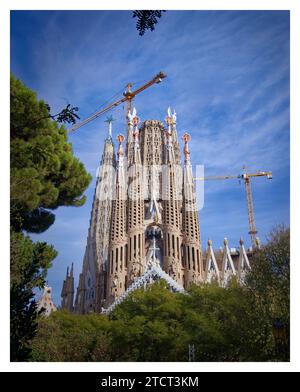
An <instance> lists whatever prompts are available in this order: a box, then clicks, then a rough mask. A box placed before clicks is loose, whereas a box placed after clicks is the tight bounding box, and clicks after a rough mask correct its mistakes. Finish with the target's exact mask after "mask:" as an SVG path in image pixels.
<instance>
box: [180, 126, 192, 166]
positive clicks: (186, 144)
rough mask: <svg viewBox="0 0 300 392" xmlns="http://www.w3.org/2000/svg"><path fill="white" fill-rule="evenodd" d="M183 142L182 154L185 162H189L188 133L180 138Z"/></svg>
mask: <svg viewBox="0 0 300 392" xmlns="http://www.w3.org/2000/svg"><path fill="white" fill-rule="evenodd" d="M182 139H183V141H184V147H183V153H184V157H185V162H189V161H190V151H189V145H188V142H189V141H190V140H191V136H190V135H189V134H188V133H185V134H184V135H183V137H182Z"/></svg>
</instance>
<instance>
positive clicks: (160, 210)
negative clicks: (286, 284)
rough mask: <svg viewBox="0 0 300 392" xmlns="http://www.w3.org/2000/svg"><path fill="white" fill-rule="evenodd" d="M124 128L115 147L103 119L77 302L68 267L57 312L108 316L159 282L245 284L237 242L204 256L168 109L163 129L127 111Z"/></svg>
mask: <svg viewBox="0 0 300 392" xmlns="http://www.w3.org/2000/svg"><path fill="white" fill-rule="evenodd" d="M127 123H128V127H127V137H126V140H125V138H124V136H123V135H118V136H117V145H116V146H115V143H114V140H113V137H112V122H111V121H109V132H108V136H107V137H106V139H105V144H104V151H103V155H102V159H101V165H100V170H99V172H98V176H97V182H96V189H95V194H94V200H93V206H92V212H91V218H90V226H89V231H88V237H87V245H86V250H85V254H84V259H83V266H82V272H81V273H80V276H79V284H78V288H77V292H76V296H75V292H74V276H73V267H72V269H71V272H70V273H69V272H67V276H66V279H65V280H64V283H63V289H62V293H61V295H62V307H63V308H66V309H68V310H70V311H75V312H77V313H81V314H83V313H88V312H99V313H100V312H107V311H109V310H111V309H113V307H114V306H115V305H116V304H118V303H120V302H121V301H122V300H123V299H124V298H125V297H126V295H127V294H128V293H130V292H131V291H132V290H134V289H136V288H138V287H141V286H143V285H145V284H147V283H151V282H152V281H154V280H155V279H157V278H163V279H165V280H166V282H167V283H168V284H169V286H170V288H171V289H172V290H174V291H182V292H184V291H185V289H186V288H188V287H189V286H190V285H191V284H197V285H200V284H203V283H210V282H212V281H216V282H218V283H219V284H220V285H222V286H225V285H226V284H227V282H228V281H229V279H231V277H232V276H236V278H237V279H238V280H243V278H244V275H245V273H246V272H247V270H248V269H250V264H249V259H248V254H247V252H246V250H245V248H244V244H243V241H242V240H241V241H240V249H239V250H237V249H235V250H234V251H232V249H230V248H229V247H228V242H227V240H226V239H225V240H224V247H223V250H222V251H221V252H219V254H218V255H217V254H215V252H214V250H213V247H212V242H211V241H209V242H208V247H207V250H206V251H205V254H203V253H202V245H201V237H200V226H199V214H198V209H197V203H196V192H195V181H194V177H193V172H192V165H191V160H190V152H189V140H190V136H189V135H188V134H187V133H185V134H184V135H183V142H184V147H183V162H182V160H181V153H180V147H179V138H178V135H177V129H176V113H175V112H171V110H170V109H168V114H167V117H166V119H165V125H164V123H163V122H161V121H158V120H146V121H144V122H142V123H140V121H139V118H138V116H137V113H136V110H135V109H133V110H132V111H129V112H128V116H127ZM74 296H75V301H74Z"/></svg>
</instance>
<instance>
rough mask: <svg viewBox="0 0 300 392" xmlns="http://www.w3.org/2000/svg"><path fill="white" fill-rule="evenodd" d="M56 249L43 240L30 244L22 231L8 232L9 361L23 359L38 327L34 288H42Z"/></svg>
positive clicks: (28, 352)
mask: <svg viewBox="0 0 300 392" xmlns="http://www.w3.org/2000/svg"><path fill="white" fill-rule="evenodd" d="M56 255H57V252H56V251H55V250H54V249H53V247H52V246H49V245H47V244H46V243H45V242H37V243H33V242H32V241H31V239H30V238H29V237H28V236H25V235H24V234H23V233H16V232H14V231H12V232H11V258H10V271H11V276H10V294H11V297H10V302H11V306H10V322H11V324H10V328H11V330H10V334H11V360H12V361H16V360H17V361H24V360H26V359H27V358H28V357H29V355H30V352H31V348H30V341H31V339H32V338H33V337H34V335H35V333H36V328H37V321H36V320H37V315H36V303H35V301H34V293H33V289H35V288H42V287H43V285H44V283H45V277H46V275H47V271H48V269H49V268H50V266H51V262H52V260H53V259H54V258H55V257H56Z"/></svg>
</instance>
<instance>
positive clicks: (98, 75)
mask: <svg viewBox="0 0 300 392" xmlns="http://www.w3.org/2000/svg"><path fill="white" fill-rule="evenodd" d="M11 58H12V61H11V63H12V70H13V71H14V72H15V73H16V74H17V76H19V77H21V78H22V79H23V80H24V82H25V83H26V84H27V85H28V86H30V87H32V88H33V89H35V90H37V91H38V93H39V96H40V97H41V98H44V99H45V100H47V101H48V102H49V103H50V105H51V107H52V108H53V111H56V110H57V109H59V108H61V107H62V106H64V105H65V103H66V101H67V102H70V103H72V104H73V105H76V106H79V107H80V115H81V116H82V117H86V116H88V115H89V114H91V113H92V112H94V111H95V110H96V109H97V108H99V106H101V105H102V104H103V103H105V102H106V101H107V100H108V99H110V98H111V97H112V96H113V95H115V94H116V93H118V94H119V95H117V96H121V95H122V89H124V88H125V85H126V83H127V82H140V83H142V82H143V81H146V80H147V79H150V78H151V77H152V76H154V75H155V74H156V73H157V72H159V71H160V70H163V71H165V72H166V73H167V75H168V77H167V79H166V80H165V81H164V82H163V83H162V84H160V85H159V86H156V85H155V86H153V87H151V89H149V90H148V91H146V92H143V93H141V94H140V95H139V96H138V97H137V98H136V101H135V105H136V107H137V110H138V113H139V116H140V118H141V120H145V119H150V118H154V119H160V120H162V121H163V119H164V117H165V115H166V109H167V107H168V106H169V105H171V106H172V107H174V108H175V109H176V111H177V114H178V116H177V118H178V124H177V125H178V133H179V135H180V136H182V135H183V133H184V132H185V131H188V132H190V134H191V136H192V140H191V145H190V149H191V156H192V161H193V163H194V164H204V165H205V174H206V175H221V174H238V173H240V171H241V167H242V166H243V165H244V164H245V165H247V166H248V167H249V170H272V171H273V172H274V179H273V180H272V181H271V182H267V181H266V180H262V179H260V180H257V181H255V184H253V194H254V202H255V213H256V217H257V221H258V224H259V231H260V234H261V236H262V238H264V236H265V234H266V233H267V232H268V231H269V230H270V228H271V227H272V225H274V224H276V223H281V222H282V221H284V222H288V219H289V14H288V12H278V11H276V12H271V11H268V12H252V11H251V12H250V11H249V12H247V11H245V12H219V11H211V12H200V11H189V12H185V11H184V12H175V11H168V12H167V13H165V14H164V15H163V17H162V18H161V20H160V21H159V23H158V25H157V27H156V29H155V31H154V32H152V33H146V35H145V36H144V37H140V36H138V34H137V31H136V30H135V20H133V19H132V17H131V13H130V12H129V11H120V12H109V11H108V12H104V11H102V12H101V11H100V12H96V11H92V12H25V13H24V12H17V13H15V14H14V15H13V17H12V56H11ZM124 114H125V113H124V109H123V108H122V107H119V108H118V109H115V110H114V111H113V116H114V117H115V118H116V120H117V121H116V122H115V123H114V133H115V134H116V133H119V132H122V133H124V127H125V116H124ZM104 119H105V118H99V119H98V120H96V121H94V122H93V123H91V124H88V125H87V126H85V127H84V128H82V129H80V130H79V131H78V132H76V133H74V134H72V135H71V136H70V140H71V142H72V143H73V147H74V151H75V154H76V155H77V156H79V157H80V159H81V160H82V161H83V162H84V164H85V165H86V167H87V169H88V170H89V171H90V172H91V173H92V175H93V176H95V173H96V169H97V166H98V164H99V160H100V156H101V152H102V149H103V138H104V135H105V134H106V132H107V131H106V124H104V122H103V121H104ZM94 184H95V179H94V181H93V183H92V185H91V187H90V188H89V189H88V191H87V196H88V201H87V204H86V205H85V206H84V207H82V208H62V209H58V211H56V223H55V225H54V226H53V227H52V228H51V229H50V230H49V231H47V232H46V233H44V234H43V235H42V236H40V237H39V238H43V239H45V240H47V241H49V242H52V243H53V244H54V245H55V246H56V248H57V249H58V250H59V256H58V259H57V260H56V261H55V263H54V267H53V268H52V269H51V272H50V274H49V281H50V283H51V284H53V286H54V291H55V295H56V298H58V297H59V290H60V287H58V286H59V283H60V277H61V278H62V277H63V274H64V273H65V267H66V266H67V264H69V263H71V262H72V261H74V262H75V268H76V270H77V272H79V269H80V268H81V263H82V257H83V253H84V248H85V241H86V236H87V230H88V224H89V218H90V209H91V203H92V198H93V193H94V189H93V186H94ZM205 196H206V197H205V206H204V209H203V210H202V211H201V214H200V217H201V222H202V223H201V229H202V238H203V241H204V242H206V241H207V238H208V237H210V238H212V239H213V240H214V242H215V243H216V245H218V246H220V245H222V238H223V237H224V236H228V237H229V238H232V242H233V243H234V242H236V243H237V242H238V238H239V236H240V235H243V236H244V237H245V238H247V237H248V236H247V231H248V229H247V226H248V223H247V210H246V202H245V195H244V189H243V186H241V187H239V186H238V184H237V183H236V182H230V181H223V182H222V181H215V182H211V183H208V182H207V183H206V184H205ZM36 238H38V236H37V237H36ZM61 275H62V276H61Z"/></svg>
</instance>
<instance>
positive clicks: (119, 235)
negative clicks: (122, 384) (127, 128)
mask: <svg viewBox="0 0 300 392" xmlns="http://www.w3.org/2000/svg"><path fill="white" fill-rule="evenodd" d="M117 141H118V143H119V147H118V151H117V155H118V164H117V179H116V195H115V198H114V200H113V201H112V216H113V219H112V221H111V232H110V255H109V272H108V274H109V279H108V296H107V297H108V298H107V299H108V302H109V303H110V302H112V301H114V300H115V299H116V298H117V297H118V296H119V295H120V293H121V292H123V291H124V288H125V285H126V283H125V273H126V257H127V235H126V223H127V216H126V203H127V201H126V181H125V173H124V150H123V145H122V143H123V141H124V136H123V135H122V134H119V135H118V136H117Z"/></svg>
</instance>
